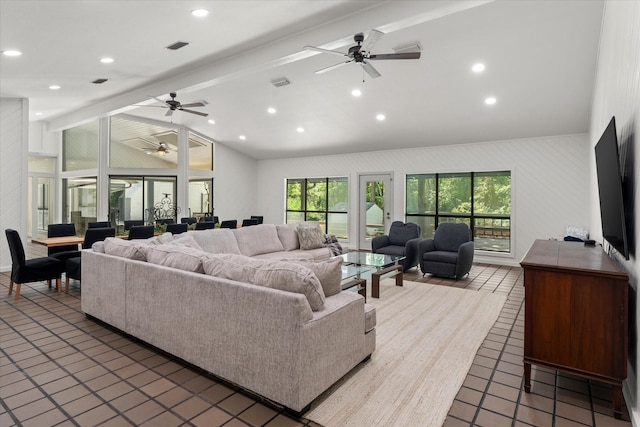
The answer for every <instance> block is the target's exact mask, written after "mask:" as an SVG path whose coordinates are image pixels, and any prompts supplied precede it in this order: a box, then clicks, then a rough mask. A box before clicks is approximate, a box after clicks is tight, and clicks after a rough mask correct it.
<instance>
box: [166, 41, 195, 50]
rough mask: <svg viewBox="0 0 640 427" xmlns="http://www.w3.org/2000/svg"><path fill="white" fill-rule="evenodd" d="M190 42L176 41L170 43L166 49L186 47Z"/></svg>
mask: <svg viewBox="0 0 640 427" xmlns="http://www.w3.org/2000/svg"><path fill="white" fill-rule="evenodd" d="M188 44H189V43H187V42H175V43H173V44H170V45H169V46H167V47H166V49H169V50H178V49H180V48H183V47H185V46H186V45H188Z"/></svg>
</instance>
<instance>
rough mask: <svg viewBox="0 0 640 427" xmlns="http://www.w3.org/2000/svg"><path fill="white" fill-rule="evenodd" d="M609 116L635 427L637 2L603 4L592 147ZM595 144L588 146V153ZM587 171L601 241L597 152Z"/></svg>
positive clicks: (639, 150) (638, 325)
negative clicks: (620, 185)
mask: <svg viewBox="0 0 640 427" xmlns="http://www.w3.org/2000/svg"><path fill="white" fill-rule="evenodd" d="M611 116H615V117H616V127H617V130H618V144H619V147H620V154H621V157H623V156H624V157H625V158H626V164H625V165H624V166H622V167H623V170H624V174H625V180H626V181H627V184H626V185H629V186H631V188H632V191H631V193H632V196H631V203H632V205H633V207H632V208H631V212H633V214H632V217H631V218H627V221H628V222H630V223H631V224H633V227H632V236H631V241H632V242H634V243H631V244H630V246H631V247H630V250H631V256H630V259H629V260H628V261H626V260H624V259H622V258H621V257H619V256H617V257H616V261H618V263H619V264H620V265H621V266H622V268H624V269H625V270H626V271H627V272H628V273H629V276H630V285H631V291H630V293H629V295H630V301H629V311H630V312H631V316H630V319H631V320H630V324H629V332H630V333H629V337H630V339H629V369H628V377H627V381H626V382H625V383H624V396H625V401H626V402H627V407H628V408H629V413H630V415H631V421H632V423H633V425H634V426H640V408H639V407H638V405H639V402H638V399H639V396H640V384H638V377H639V376H638V367H639V366H640V355H639V352H638V331H640V322H639V321H638V313H637V308H638V306H639V305H640V293H639V292H638V276H639V275H640V273H639V272H640V260H639V259H638V244H639V243H640V206H639V203H638V200H639V197H640V179H639V175H640V171H639V170H638V168H639V167H640V147H638V141H639V140H640V2H637V1H607V2H605V9H604V18H603V25H602V33H601V36H600V49H599V53H598V66H597V71H596V81H595V88H594V97H593V105H592V113H591V132H590V145H591V147H594V146H595V144H596V143H597V141H598V138H599V137H600V135H601V134H602V132H603V131H604V128H605V127H606V125H607V123H608V122H609V120H610V119H611ZM592 152H593V148H591V149H590V153H592ZM589 160H590V168H589V170H590V171H591V174H590V176H589V178H590V179H589V182H590V186H589V191H590V196H591V201H590V205H589V206H590V211H591V228H592V229H593V230H594V232H596V233H597V237H596V239H599V240H601V239H602V229H601V226H600V208H599V206H598V200H599V199H598V187H597V178H596V174H595V170H596V168H595V156H593V155H590V159H589Z"/></svg>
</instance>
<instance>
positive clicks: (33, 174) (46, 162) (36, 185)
mask: <svg viewBox="0 0 640 427" xmlns="http://www.w3.org/2000/svg"><path fill="white" fill-rule="evenodd" d="M55 160H56V159H55V157H48V156H36V155H33V156H29V162H28V181H27V183H28V184H27V185H28V188H27V212H29V216H28V217H27V236H28V237H29V238H32V239H34V238H38V237H47V226H48V225H49V224H51V223H53V222H55V215H54V214H55Z"/></svg>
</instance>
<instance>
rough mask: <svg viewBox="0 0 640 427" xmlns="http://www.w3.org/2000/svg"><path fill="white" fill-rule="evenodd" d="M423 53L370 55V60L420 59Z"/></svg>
mask: <svg viewBox="0 0 640 427" xmlns="http://www.w3.org/2000/svg"><path fill="white" fill-rule="evenodd" d="M420 54H421V52H403V53H383V54H380V55H369V59H375V60H379V59H419V58H420Z"/></svg>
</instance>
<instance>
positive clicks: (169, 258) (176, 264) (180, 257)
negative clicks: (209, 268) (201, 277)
mask: <svg viewBox="0 0 640 427" xmlns="http://www.w3.org/2000/svg"><path fill="white" fill-rule="evenodd" d="M145 252H146V255H147V262H149V263H151V264H159V265H164V266H165V267H172V268H177V269H179V270H186V271H193V272H194V273H204V268H203V267H202V257H203V256H206V255H207V253H206V252H203V251H201V250H198V249H195V248H192V247H189V246H183V245H174V244H165V245H149V246H147V247H146V248H145Z"/></svg>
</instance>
